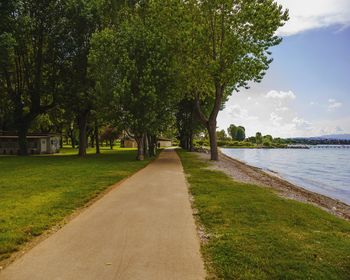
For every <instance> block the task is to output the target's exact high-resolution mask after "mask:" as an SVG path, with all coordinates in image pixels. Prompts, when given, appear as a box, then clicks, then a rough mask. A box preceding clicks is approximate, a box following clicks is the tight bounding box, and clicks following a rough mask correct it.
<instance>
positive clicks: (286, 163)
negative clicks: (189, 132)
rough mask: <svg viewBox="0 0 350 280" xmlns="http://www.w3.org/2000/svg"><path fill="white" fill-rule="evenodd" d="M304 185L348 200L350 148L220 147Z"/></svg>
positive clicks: (238, 157) (224, 151)
mask: <svg viewBox="0 0 350 280" xmlns="http://www.w3.org/2000/svg"><path fill="white" fill-rule="evenodd" d="M222 152H223V153H225V154H226V155H228V156H230V157H232V158H235V159H238V160H241V161H243V162H245V163H247V164H250V165H253V166H256V167H260V168H262V169H264V170H269V171H273V172H277V173H278V175H280V176H281V177H283V178H284V179H286V180H288V181H290V182H292V183H295V184H296V185H299V186H301V187H304V188H305V189H308V190H311V191H313V192H318V193H320V194H324V195H326V196H329V197H332V198H336V199H339V200H341V201H343V202H345V203H347V204H350V149H346V148H326V149H322V148H311V149H222Z"/></svg>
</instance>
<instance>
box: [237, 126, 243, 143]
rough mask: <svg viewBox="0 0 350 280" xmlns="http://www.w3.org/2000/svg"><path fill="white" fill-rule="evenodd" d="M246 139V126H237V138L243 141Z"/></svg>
mask: <svg viewBox="0 0 350 280" xmlns="http://www.w3.org/2000/svg"><path fill="white" fill-rule="evenodd" d="M244 139H245V128H244V127H243V126H239V127H237V133H236V139H235V140H237V141H243V140H244Z"/></svg>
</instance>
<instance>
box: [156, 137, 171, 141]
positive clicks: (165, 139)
mask: <svg viewBox="0 0 350 280" xmlns="http://www.w3.org/2000/svg"><path fill="white" fill-rule="evenodd" d="M157 140H158V141H169V142H171V141H172V140H171V139H168V138H164V137H159V138H157Z"/></svg>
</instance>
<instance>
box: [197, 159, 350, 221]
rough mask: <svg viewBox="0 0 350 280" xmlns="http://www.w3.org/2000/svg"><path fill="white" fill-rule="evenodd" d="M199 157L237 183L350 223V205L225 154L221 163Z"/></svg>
mask: <svg viewBox="0 0 350 280" xmlns="http://www.w3.org/2000/svg"><path fill="white" fill-rule="evenodd" d="M198 155H199V156H200V157H201V158H203V159H205V160H206V161H208V162H209V163H210V168H211V169H214V170H221V171H223V172H224V173H226V174H227V175H228V176H230V177H231V178H233V179H234V180H236V181H240V182H244V183H251V184H255V185H259V186H262V187H266V188H271V189H273V190H275V191H277V193H278V194H279V195H280V196H282V197H285V198H289V199H294V200H298V201H301V202H306V203H311V204H313V205H316V206H318V207H320V208H322V209H324V210H326V211H327V212H329V213H332V214H334V215H336V216H338V217H342V218H344V219H346V220H349V221H350V205H347V204H345V203H343V202H341V201H339V200H336V199H333V198H330V197H327V196H324V195H321V194H318V193H314V192H311V191H308V190H306V189H304V188H302V187H299V186H296V185H294V184H292V183H290V182H288V181H286V180H284V179H282V178H280V177H278V176H277V175H276V174H273V173H272V172H271V173H267V172H264V171H263V170H261V169H259V168H256V167H253V166H250V165H247V164H245V163H243V162H240V161H238V160H235V159H232V158H230V157H228V156H226V155H224V154H223V153H220V161H217V162H214V161H209V154H206V153H198Z"/></svg>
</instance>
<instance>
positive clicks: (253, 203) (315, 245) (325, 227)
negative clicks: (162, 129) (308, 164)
mask: <svg viewBox="0 0 350 280" xmlns="http://www.w3.org/2000/svg"><path fill="white" fill-rule="evenodd" d="M179 155H180V157H181V160H182V163H183V166H184V170H185V173H186V174H187V175H188V178H187V179H188V182H189V184H190V192H191V193H192V195H193V196H194V207H195V208H196V209H198V221H199V222H200V223H201V224H202V225H203V226H204V228H205V230H206V232H207V234H208V240H207V241H206V242H202V252H203V255H204V258H205V260H206V265H207V268H208V271H209V273H210V278H213V279H216V278H219V279H327V280H329V279H350V278H349V277H350V276H349V275H350V223H349V222H347V221H345V220H341V219H339V218H337V217H334V216H332V215H331V214H328V213H327V212H325V211H323V210H321V209H319V208H316V207H314V206H312V205H308V204H303V203H300V202H297V201H293V200H287V199H283V198H281V197H279V196H277V194H275V193H274V192H273V191H271V190H268V189H265V188H261V187H258V186H255V185H249V184H244V183H238V182H235V181H233V180H232V179H231V178H229V177H228V176H227V175H225V174H224V173H222V172H220V171H212V170H209V169H208V168H207V167H208V166H207V165H206V163H205V162H204V161H203V160H201V159H199V158H198V157H197V156H196V155H195V154H193V153H188V152H184V151H179Z"/></svg>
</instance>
